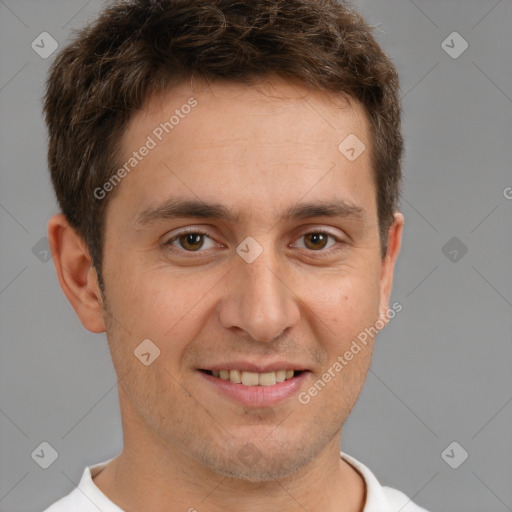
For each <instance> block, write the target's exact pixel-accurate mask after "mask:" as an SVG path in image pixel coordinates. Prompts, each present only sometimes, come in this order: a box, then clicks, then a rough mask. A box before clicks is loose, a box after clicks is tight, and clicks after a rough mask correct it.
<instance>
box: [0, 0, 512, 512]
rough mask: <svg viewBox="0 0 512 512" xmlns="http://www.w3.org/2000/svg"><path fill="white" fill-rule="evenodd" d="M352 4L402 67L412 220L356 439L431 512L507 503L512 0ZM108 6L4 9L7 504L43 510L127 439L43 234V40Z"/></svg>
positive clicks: (365, 456)
mask: <svg viewBox="0 0 512 512" xmlns="http://www.w3.org/2000/svg"><path fill="white" fill-rule="evenodd" d="M356 5H357V6H358V7H359V9H360V10H361V12H362V13H363V14H364V15H366V17H367V19H368V21H370V22H371V23H372V24H375V25H377V37H378V40H379V41H380V43H381V44H382V46H383V48H384V49H385V51H387V52H388V53H389V54H390V55H391V57H392V58H393V59H394V61H395V62H396V64H397V66H398V68H399V71H400V73H401V80H402V95H403V103H404V132H405V137H406V156H405V161H404V173H405V188H404V194H403V198H402V202H401V206H402V211H403V212H404V215H405V219H406V223H405V236H404V243H403V249H402V253H401V256H400V258H399V261H398V266H397V272H396V278H395V286H394V290H393V296H392V302H393V301H395V300H397V301H400V302H401V303H402V304H403V311H402V312H401V313H399V314H398V315H397V317H396V318H395V319H393V320H392V321H391V323H390V325H388V327H386V329H385V330H384V331H383V332H382V334H381V335H380V337H379V339H378V342H377V348H376V353H375V357H374V361H373V363H372V369H371V372H370V374H369V376H368V380H367V383H366V386H365V388H364V391H363V393H362V396H361V398H360V401H359V402H358V404H357V405H356V408H355V410H354V412H353V414H352V416H351V418H350V420H349V422H348V424H347V426H346V428H345V430H344V444H343V450H344V451H346V452H348V453H350V454H351V455H353V456H355V457H356V458H358V459H360V460H361V461H362V462H364V463H365V464H367V465H368V466H369V467H370V468H371V469H372V470H373V471H374V472H375V473H376V475H377V477H378V478H379V479H380V480H381V481H382V482H383V483H384V484H387V485H391V486H393V487H397V488H399V489H401V490H403V491H404V492H406V493H407V494H408V495H409V496H410V497H413V498H414V501H416V502H417V503H419V504H421V505H422V506H424V507H426V508H429V509H431V510H432V511H453V512H457V511H462V510H464V511H465V512H472V511H475V512H477V511H478V512H502V511H506V510H512V435H511V431H512V429H511V426H512V403H511V402H512V372H511V362H512V344H511V343H510V341H511V334H510V333H511V332H512V315H511V309H512V273H511V272H510V261H511V254H512V229H511V222H510V220H511V212H512V200H511V199H507V197H506V196H508V197H509V198H510V197H512V189H507V187H512V173H511V170H510V162H512V139H511V134H512V81H511V78H512V31H511V30H510V27H511V26H512V3H511V1H510V0H501V1H497V0H479V1H469V0H450V1H447V0H415V1H412V0H387V1H382V0H360V1H359V2H356ZM100 6H101V4H100V2H99V1H97V0H93V1H89V2H86V1H82V0H80V1H78V0H72V1H56V0H51V1H45V2H42V1H39V2H35V1H26V0H24V1H20V0H5V1H1V2H0V34H1V36H0V109H1V124H0V130H1V133H0V135H1V137H0V159H1V190H0V223H1V250H2V255H1V260H0V261H1V267H0V304H1V318H0V326H1V357H0V386H1V388H0V389H1V395H0V453H1V455H0V510H1V511H2V512H17V511H22V512H33V511H37V510H41V509H43V508H45V507H46V506H47V505H49V504H50V503H51V502H53V501H54V500H56V499H57V498H59V497H61V496H63V495H64V494H65V493H68V492H69V491H71V490H72V488H73V487H74V485H75V483H77V482H78V481H79V479H80V476H81V474H82V471H83V468H84V466H86V465H90V464H93V463H96V462H99V461H102V460H105V459H107V458H110V457H113V456H115V455H117V453H118V452H119V451H120V450H121V448H122V432H121V423H120V416H119V407H118V403H117V392H116V391H117V388H116V377H115V374H114V371H113V367H112V364H111V360H110V356H109V353H108V350H107V344H106V339H105V337H104V335H94V334H91V333H89V332H87V331H86V330H85V329H83V327H82V326H81V324H80V323H79V321H78V319H77V318H76V317H75V315H74V312H73V311H72V309H71V307H70V305H69V304H68V303H67V300H66V298H65V297H64V295H63V293H62V292H61V290H60V288H59V285H58V283H57V279H56V277H55V271H54V268H53V264H52V262H51V260H50V261H47V262H45V261H41V260H44V259H45V258H44V256H45V255H44V252H43V251H41V250H40V246H39V245H36V244H38V242H39V241H40V240H41V238H43V237H45V236H46V224H47V220H48V218H49V217H50V216H51V215H52V214H54V213H56V212H57V208H56V204H55V201H54V197H53V193H52V190H51V188H50V184H49V177H48V172H47V165H46V132H45V127H44V124H43V121H42V116H41V104H40V98H41V95H42V93H43V84H44V81H45V77H46V72H47V69H48V66H49V65H50V63H51V61H52V59H53V57H54V55H52V56H50V57H49V58H48V59H42V58H41V57H40V56H39V55H38V54H36V53H35V51H34V50H32V48H31V42H32V41H33V40H34V39H35V38H36V37H37V36H38V35H39V34H40V33H41V32H43V31H46V32H49V33H50V34H51V35H52V36H53V37H54V38H55V39H56V40H57V41H58V43H59V46H62V45H64V44H65V42H66V40H67V38H68V36H69V34H70V31H71V30H72V29H73V28H78V27H81V26H82V25H83V24H84V23H85V22H86V20H87V19H90V18H91V16H93V15H94V13H95V12H97V11H98V9H99V8H100ZM454 31H456V32H458V33H459V34H460V35H461V36H462V37H463V38H464V39H465V40H466V41H467V43H468V44H469V47H468V49H467V50H466V51H465V52H464V53H463V54H462V55H460V56H459V57H458V58H452V57H451V56H450V55H448V54H447V53H446V51H445V50H444V49H443V47H442V42H443V41H444V40H445V39H446V38H447V36H448V35H449V34H451V33H452V32H454ZM445 44H448V45H449V46H453V48H452V49H451V51H452V52H454V51H459V50H460V48H461V46H460V41H458V40H456V39H454V41H453V43H452V42H451V39H450V38H449V39H448V41H447V43H445ZM452 237H457V239H456V240H455V241H453V240H452V242H450V244H448V246H445V244H447V242H448V241H449V240H450V239H451V238H452ZM39 243H44V242H39ZM34 246H36V249H35V250H34V251H33V247H34ZM464 247H466V248H467V253H466V254H464V255H463V256H462V258H461V257H460V256H461V255H462V252H463V249H464ZM443 248H444V249H443ZM454 250H455V251H457V254H455V253H454V252H453V251H454ZM450 251H452V252H451V254H450ZM34 252H35V254H34ZM445 254H446V255H445ZM455 259H457V260H458V261H452V260H455ZM43 441H46V442H49V443H50V444H51V445H52V446H53V447H54V448H55V449H56V450H57V452H58V454H59V457H58V459H57V460H56V461H55V462H54V463H53V464H52V465H51V466H50V467H49V468H48V469H46V470H44V469H42V468H40V467H39V466H38V465H37V464H36V463H35V462H34V460H33V459H32V457H31V453H32V452H33V451H34V449H35V448H36V447H38V446H39V444H40V443H41V442H43ZM453 441H456V442H457V443H458V445H457V446H455V449H454V450H453V451H450V450H448V454H449V457H448V458H447V457H446V456H445V459H446V460H449V461H450V462H451V463H452V465H453V464H455V463H457V462H460V460H461V454H462V453H463V452H462V450H463V449H464V450H466V451H467V452H468V453H469V457H468V459H467V460H466V461H465V462H464V463H463V464H462V465H460V467H458V469H452V468H451V467H450V466H449V465H448V464H447V463H446V462H445V460H443V457H442V456H441V453H442V452H443V450H444V449H445V448H446V447H447V446H448V445H450V443H452V442H453Z"/></svg>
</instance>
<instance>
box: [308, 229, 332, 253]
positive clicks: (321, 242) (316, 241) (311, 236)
mask: <svg viewBox="0 0 512 512" xmlns="http://www.w3.org/2000/svg"><path fill="white" fill-rule="evenodd" d="M329 236H330V235H327V234H326V233H308V234H307V235H304V240H305V245H306V247H307V248H308V249H312V250H318V249H323V248H324V247H325V246H326V245H327V241H328V238H329Z"/></svg>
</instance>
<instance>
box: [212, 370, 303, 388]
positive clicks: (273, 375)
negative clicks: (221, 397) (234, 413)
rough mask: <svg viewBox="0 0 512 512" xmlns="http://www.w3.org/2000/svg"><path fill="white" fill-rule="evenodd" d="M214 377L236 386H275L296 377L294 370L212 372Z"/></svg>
mask: <svg viewBox="0 0 512 512" xmlns="http://www.w3.org/2000/svg"><path fill="white" fill-rule="evenodd" d="M212 374H213V376H214V377H219V378H221V379H222V380H229V381H230V382H234V383H235V384H243V385H244V386H273V385H274V384H276V383H278V382H284V381H285V380H288V379H291V378H292V377H293V376H294V371H293V370H277V371H275V372H264V373H256V372H243V371H240V370H220V371H212Z"/></svg>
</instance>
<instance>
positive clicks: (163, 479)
mask: <svg viewBox="0 0 512 512" xmlns="http://www.w3.org/2000/svg"><path fill="white" fill-rule="evenodd" d="M397 91H398V79H397V75H396V70H395V68H394V67H393V65H392V63H391V62H390V61H389V59H388V58H387V57H386V56H385V55H384V54H383V52H382V51H381V49H380V48H379V46H378V45H377V43H376V42H375V40H374V39H373V37H372V35H371V32H370V29H369V27H368V26H367V25H366V24H365V22H364V21H363V19H362V18H361V17H360V16H359V15H358V14H357V13H355V12H353V11H351V10H349V9H348V8H346V7H344V6H342V5H340V4H338V3H336V2H335V1H334V0H328V1H327V0H325V1H317V0H286V1H275V0H272V1H271V0H246V1H237V2H235V1H233V0H192V1H191V0H163V1H158V2H157V1H148V0H145V1H143V0H132V1H124V2H116V3H112V4H111V5H110V7H108V8H106V9H105V10H104V11H103V12H102V13H101V15H100V16H99V17H98V19H97V20H96V21H95V22H94V23H93V24H91V25H90V26H89V27H86V28H85V29H84V30H82V31H81V32H80V33H79V34H78V36H77V37H76V39H75V40H74V41H73V42H72V43H71V44H70V45H69V46H68V47H67V48H65V49H64V50H63V51H62V52H61V53H60V55H59V56H58V58H57V59H56V60H55V62H54V64H53V66H52V69H51V73H50V77H49V80H48V88H47V93H46V97H45V114H46V120H47V124H48V128H49V133H50V142H49V144H50V147H49V165H50V170H51V174H52V181H53V185H54V188H55V190H56V194H57V199H58V201H59V204H60V206H61V209H62V214H59V215H56V216H55V217H53V218H52V219H51V220H50V222H49V238H50V242H51V246H52V248H53V258H54V262H55V266H56V270H57V275H58V279H59V282H60V284H61V287H62V289H63V291H64V293H65V294H66V296H67V298H68V300H69V301H70V303H71V305H72V306H73V308H74V309H75V311H76V313H77V315H78V317H79V318H80V320H81V322H82V324H83V325H84V327H85V328H86V329H88V330H90V331H92V332H95V333H101V332H106V333H107V339H108V343H109V347H110V350H111V354H112V360H113V363H114V367H115V371H116V374H117V377H118V381H119V386H118V389H119V399H120V405H121V414H122V424H123V431H124V448H123V451H122V453H121V454H119V456H118V457H116V458H114V459H112V460H110V461H105V462H103V463H100V464H98V465H96V466H93V467H91V468H86V470H85V472H84V475H83V478H82V480H81V482H80V485H79V488H77V489H75V490H74V491H72V492H71V493H70V494H69V495H68V496H67V497H65V498H63V499H62V500H60V501H59V502H57V503H55V504H54V505H53V506H51V507H50V508H49V509H48V511H51V512H58V511H66V512H70V511H80V512H87V511H93V510H94V511H96V510H98V509H99V510H102V511H103V512H112V511H120V510H121V511H122V510H125V511H128V510H137V511H139V512H143V511H151V512H163V511H166V512H169V511H173V512H174V511H187V510H188V511H195V510H197V511H199V512H209V511H220V510H222V511H226V510H244V511H249V510H254V511H256V510H257V511H261V510H273V511H274V510H282V511H296V510H297V511H298V510H308V511H310V512H313V511H319V510H322V511H323V512H325V511H328V512H330V511H337V512H356V511H357V512H361V511H364V512H392V511H393V512H398V511H399V510H401V511H402V512H407V511H409V512H412V511H421V510H423V509H421V508H419V507H417V506H416V505H414V504H413V503H412V502H411V501H410V500H409V499H408V498H407V497H406V496H405V495H404V494H402V493H401V492H399V491H396V490H394V489H391V488H388V487H382V486H381V485H380V484H379V483H378V481H377V479H376V478H375V476H374V475H373V474H372V473H371V471H370V470H369V469H368V468H366V467H365V466H364V465H363V464H362V463H360V462H358V461H356V460H355V459H354V458H352V457H350V456H349V455H346V454H345V453H343V452H341V455H340V437H341V433H342V428H343V425H344V423H345V421H346V419H347V417H348V416H349V414H350V412H351V410H352V408H353V406H354V404H355V402H356V400H357V398H358V395H359V393H360V391H361V388H362V386H363V383H364V380H365V376H366V374H367V371H368V368H369V364H370V360H371V353H372V348H373V343H374V340H375V335H376V333H377V332H378V330H379V329H381V328H382V327H383V326H384V324H385V322H386V321H387V320H389V318H390V317H391V316H393V315H394V314H395V309H396V303H395V304H393V306H390V304H389V299H390V294H391V287H392V280H393V270H394V265H395V261H396V258H397V256H398V253H399V250H400V241H401V235H402V226H403V222H404V219H403V216H402V214H401V213H399V212H398V211H397V199H398V196H399V185H400V176H401V171H400V158H401V153H402V137H401V133H400V108H399V104H398V94H397ZM362 333H365V336H362ZM367 333H369V335H368V334H367Z"/></svg>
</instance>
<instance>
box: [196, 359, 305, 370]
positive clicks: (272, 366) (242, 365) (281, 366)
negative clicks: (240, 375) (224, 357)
mask: <svg viewBox="0 0 512 512" xmlns="http://www.w3.org/2000/svg"><path fill="white" fill-rule="evenodd" d="M200 369H201V370H211V371H220V370H240V371H243V372H255V373H267V372H275V371H277V370H296V371H303V370H307V369H308V368H307V367H306V366H304V365H302V364H299V363H290V362H289V361H274V362H271V363H255V362H251V361H227V362H225V363H219V364H212V365H208V366H203V367H201V368H200Z"/></svg>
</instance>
